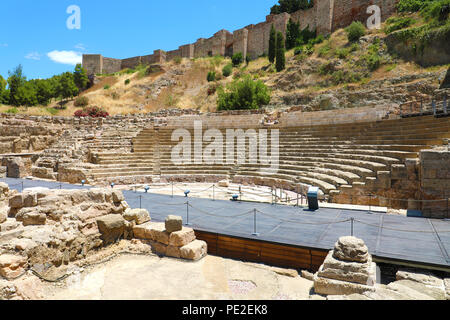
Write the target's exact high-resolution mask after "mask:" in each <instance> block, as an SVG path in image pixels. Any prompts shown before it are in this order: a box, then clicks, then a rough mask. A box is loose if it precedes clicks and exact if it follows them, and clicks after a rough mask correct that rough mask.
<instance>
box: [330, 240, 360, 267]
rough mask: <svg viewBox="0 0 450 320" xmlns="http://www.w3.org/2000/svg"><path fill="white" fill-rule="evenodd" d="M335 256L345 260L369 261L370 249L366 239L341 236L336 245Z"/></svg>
mask: <svg viewBox="0 0 450 320" xmlns="http://www.w3.org/2000/svg"><path fill="white" fill-rule="evenodd" d="M333 257H335V258H336V259H340V260H344V261H355V262H362V263H364V262H367V261H368V258H369V249H368V248H367V246H366V245H365V243H364V241H363V240H361V239H358V238H355V237H341V238H340V239H339V240H338V242H336V244H335V246H334V254H333Z"/></svg>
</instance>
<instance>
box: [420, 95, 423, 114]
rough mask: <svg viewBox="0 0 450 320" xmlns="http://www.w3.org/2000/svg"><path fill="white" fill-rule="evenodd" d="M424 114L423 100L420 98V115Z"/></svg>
mask: <svg viewBox="0 0 450 320" xmlns="http://www.w3.org/2000/svg"><path fill="white" fill-rule="evenodd" d="M422 114H423V98H420V115H422Z"/></svg>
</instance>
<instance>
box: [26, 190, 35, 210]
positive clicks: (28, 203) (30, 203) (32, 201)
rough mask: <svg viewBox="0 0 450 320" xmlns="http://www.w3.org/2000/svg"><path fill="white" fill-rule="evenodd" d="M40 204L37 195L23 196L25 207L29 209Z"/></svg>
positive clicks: (27, 194) (28, 194)
mask: <svg viewBox="0 0 450 320" xmlns="http://www.w3.org/2000/svg"><path fill="white" fill-rule="evenodd" d="M37 204H38V200H37V194H36V193H24V194H23V206H24V207H27V208H31V207H35V206H37Z"/></svg>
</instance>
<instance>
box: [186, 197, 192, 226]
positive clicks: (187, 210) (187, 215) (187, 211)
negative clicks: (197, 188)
mask: <svg viewBox="0 0 450 320" xmlns="http://www.w3.org/2000/svg"><path fill="white" fill-rule="evenodd" d="M186 218H187V221H186V225H187V226H190V225H191V224H190V223H189V200H188V201H186Z"/></svg>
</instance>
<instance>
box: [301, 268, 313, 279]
mask: <svg viewBox="0 0 450 320" xmlns="http://www.w3.org/2000/svg"><path fill="white" fill-rule="evenodd" d="M301 274H302V278H305V279H307V280H310V281H314V274H312V273H311V272H308V271H306V270H302V273H301Z"/></svg>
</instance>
